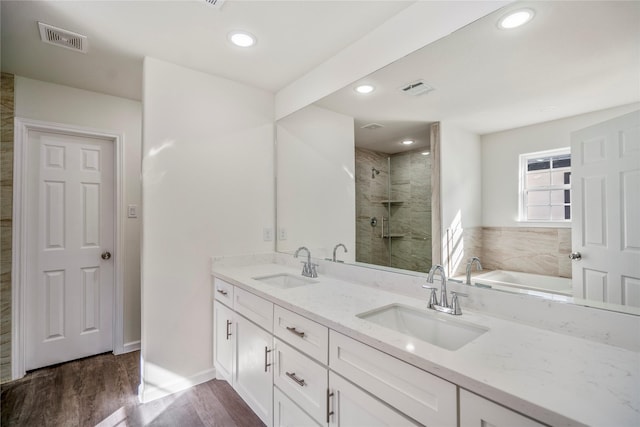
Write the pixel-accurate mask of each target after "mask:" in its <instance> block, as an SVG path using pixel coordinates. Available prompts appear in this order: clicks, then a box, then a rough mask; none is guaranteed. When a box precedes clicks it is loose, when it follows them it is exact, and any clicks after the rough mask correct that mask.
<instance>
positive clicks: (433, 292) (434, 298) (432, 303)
mask: <svg viewBox="0 0 640 427" xmlns="http://www.w3.org/2000/svg"><path fill="white" fill-rule="evenodd" d="M422 288H423V289H429V290H431V292H430V293H429V303H428V304H427V308H433V307H434V306H436V305H438V297H437V295H436V291H437V290H438V288H435V287H433V286H427V285H422Z"/></svg>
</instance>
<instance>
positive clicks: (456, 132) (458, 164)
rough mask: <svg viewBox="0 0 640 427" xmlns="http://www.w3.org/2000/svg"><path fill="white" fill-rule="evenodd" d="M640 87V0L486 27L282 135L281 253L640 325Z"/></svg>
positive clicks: (299, 117)
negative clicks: (306, 251)
mask: <svg viewBox="0 0 640 427" xmlns="http://www.w3.org/2000/svg"><path fill="white" fill-rule="evenodd" d="M518 9H529V10H531V11H532V12H533V18H532V19H531V21H530V22H528V23H527V24H525V25H523V26H521V27H518V28H515V29H510V30H509V29H503V28H501V27H500V24H499V21H500V19H501V18H502V17H503V16H505V14H507V13H508V12H510V11H514V10H518ZM639 75H640V3H637V2H611V1H602V2H591V1H589V2H519V3H513V4H511V5H509V6H507V7H506V8H504V9H502V10H498V11H496V12H494V13H492V14H490V15H487V16H485V17H484V18H482V19H480V20H478V21H476V22H474V23H473V24H471V25H468V26H466V27H464V28H462V29H460V30H458V31H456V32H454V33H452V34H450V35H449V36H447V37H445V38H443V39H440V40H438V41H436V42H434V43H432V44H430V45H428V46H425V47H424V48H422V49H420V50H418V51H416V52H414V53H412V54H411V55H408V56H407V57H405V58H403V59H401V60H399V61H396V62H394V63H392V64H389V65H388V66H386V67H384V68H383V69H380V70H378V71H377V72H375V73H373V74H371V75H370V76H368V77H366V78H363V79H361V80H359V81H357V82H354V83H353V84H352V85H349V86H348V87H345V88H343V89H341V90H339V91H337V92H335V93H333V94H331V95H329V96H327V97H326V98H324V99H322V100H320V101H318V102H316V103H315V104H313V105H309V106H307V107H306V108H303V109H301V110H299V111H297V112H295V113H293V114H291V115H290V116H288V117H285V118H283V119H282V120H280V121H279V122H278V124H277V138H276V139H277V142H276V174H277V227H278V230H277V237H278V239H277V250H278V251H281V252H288V253H292V252H293V251H295V250H296V249H297V248H298V247H300V246H307V247H308V248H310V249H311V252H312V255H313V256H314V257H318V258H327V259H333V258H334V256H335V258H336V260H337V261H342V262H347V263H356V264H358V265H362V266H363V267H375V268H385V269H389V268H391V269H395V270H396V271H399V272H404V273H407V274H420V273H424V272H426V271H428V270H429V268H430V267H431V266H432V265H433V264H434V263H440V264H442V265H443V266H445V268H446V270H447V273H448V275H449V276H450V277H460V278H461V279H464V278H465V277H464V276H465V270H466V266H467V260H468V259H469V258H470V257H472V256H477V257H479V258H480V260H481V263H482V266H483V271H482V272H479V273H475V272H474V278H473V283H475V284H477V285H478V286H481V287H485V288H487V289H488V291H495V290H500V291H511V292H518V293H527V294H530V295H532V296H536V297H546V298H553V299H556V300H563V301H567V302H575V303H581V304H587V305H591V306H596V307H601V308H606V309H611V310H618V311H623V312H628V313H634V314H640V224H639V223H640V221H639V220H638V218H640V198H639V197H638V194H639V190H638V189H639V188H640V112H639V111H640V80H639V78H638V76H639ZM361 85H369V86H370V87H371V88H372V89H373V90H371V91H369V92H368V93H360V92H359V91H358V90H357V88H358V87H359V86H361ZM409 141H412V142H411V143H409ZM339 244H343V245H344V246H338V245H339ZM336 247H337V248H336ZM345 248H346V251H345ZM572 254H573V255H572ZM571 255H572V257H573V259H571V258H570V256H571ZM474 270H475V266H474Z"/></svg>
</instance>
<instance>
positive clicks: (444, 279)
mask: <svg viewBox="0 0 640 427" xmlns="http://www.w3.org/2000/svg"><path fill="white" fill-rule="evenodd" d="M436 271H439V272H440V279H441V280H442V284H441V286H440V306H441V307H449V302H448V301H447V276H446V275H445V274H444V268H443V267H442V266H441V265H440V264H436V265H434V266H433V267H431V270H429V276H427V282H428V283H431V284H433V274H434V273H435V272H436Z"/></svg>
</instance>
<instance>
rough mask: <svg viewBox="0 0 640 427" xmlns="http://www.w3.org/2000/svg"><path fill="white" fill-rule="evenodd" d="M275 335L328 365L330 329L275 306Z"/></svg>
mask: <svg viewBox="0 0 640 427" xmlns="http://www.w3.org/2000/svg"><path fill="white" fill-rule="evenodd" d="M273 316H274V322H273V333H274V335H275V336H277V337H278V338H281V339H282V340H284V341H286V342H288V343H289V344H291V345H292V346H293V347H295V348H296V349H298V350H300V351H302V352H303V353H306V354H308V355H309V356H311V357H313V358H314V359H316V360H318V361H319V362H321V363H322V364H323V365H326V364H327V362H328V361H329V360H328V357H329V329H328V328H327V327H326V326H322V325H321V324H319V323H316V322H314V321H313V320H309V319H307V318H306V317H302V316H300V315H299V314H296V313H294V312H292V311H289V310H287V309H284V308H282V307H279V306H277V305H276V306H275V307H274V310H273Z"/></svg>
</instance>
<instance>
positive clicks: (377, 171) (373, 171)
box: [371, 168, 380, 179]
mask: <svg viewBox="0 0 640 427" xmlns="http://www.w3.org/2000/svg"><path fill="white" fill-rule="evenodd" d="M379 173H380V171H379V170H378V169H376V168H371V178H372V179H376V175H378V174H379Z"/></svg>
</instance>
